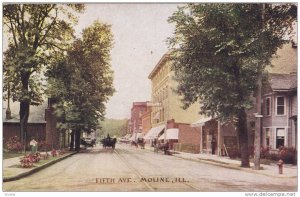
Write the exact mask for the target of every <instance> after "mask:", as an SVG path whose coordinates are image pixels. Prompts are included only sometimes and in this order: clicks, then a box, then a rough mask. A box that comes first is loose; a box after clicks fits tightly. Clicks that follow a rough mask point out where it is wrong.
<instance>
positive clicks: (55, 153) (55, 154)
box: [51, 149, 57, 157]
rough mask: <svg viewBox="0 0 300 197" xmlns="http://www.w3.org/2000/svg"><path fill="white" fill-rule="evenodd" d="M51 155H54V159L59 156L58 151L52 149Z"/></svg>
mask: <svg viewBox="0 0 300 197" xmlns="http://www.w3.org/2000/svg"><path fill="white" fill-rule="evenodd" d="M51 155H52V157H56V156H57V151H56V150H55V149H52V151H51Z"/></svg>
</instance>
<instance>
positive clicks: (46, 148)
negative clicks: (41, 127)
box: [38, 141, 51, 151]
mask: <svg viewBox="0 0 300 197" xmlns="http://www.w3.org/2000/svg"><path fill="white" fill-rule="evenodd" d="M38 150H39V151H49V150H51V146H50V144H48V143H47V142H46V141H41V142H39V143H38Z"/></svg>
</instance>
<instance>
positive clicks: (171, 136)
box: [158, 128, 179, 140]
mask: <svg viewBox="0 0 300 197" xmlns="http://www.w3.org/2000/svg"><path fill="white" fill-rule="evenodd" d="M178 133H179V129H177V128H172V129H167V131H166V132H165V133H164V134H163V135H161V136H160V137H159V138H158V139H159V140H164V139H166V140H178Z"/></svg>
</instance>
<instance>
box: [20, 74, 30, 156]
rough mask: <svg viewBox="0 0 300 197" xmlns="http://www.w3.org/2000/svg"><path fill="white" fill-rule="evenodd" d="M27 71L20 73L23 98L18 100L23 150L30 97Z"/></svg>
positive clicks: (25, 140)
mask: <svg viewBox="0 0 300 197" xmlns="http://www.w3.org/2000/svg"><path fill="white" fill-rule="evenodd" d="M29 77H30V74H29V73H22V74H21V81H22V91H23V93H25V98H21V100H20V112H19V115H20V137H21V142H22V143H23V145H24V151H25V150H26V143H27V122H28V117H29V107H30V102H29V101H30V99H29V95H28V89H29ZM26 93H27V94H26Z"/></svg>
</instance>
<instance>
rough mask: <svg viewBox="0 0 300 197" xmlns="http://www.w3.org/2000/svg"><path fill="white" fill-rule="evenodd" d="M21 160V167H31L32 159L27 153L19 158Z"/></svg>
mask: <svg viewBox="0 0 300 197" xmlns="http://www.w3.org/2000/svg"><path fill="white" fill-rule="evenodd" d="M20 162H21V166H22V167H23V168H31V167H32V166H33V161H32V159H31V158H30V157H29V155H27V156H24V157H22V158H21V159H20Z"/></svg>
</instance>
